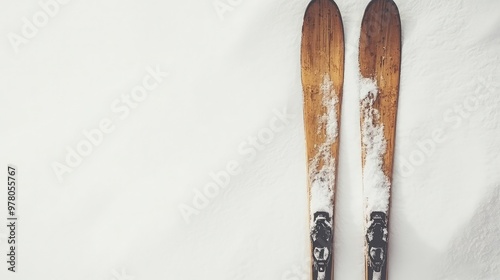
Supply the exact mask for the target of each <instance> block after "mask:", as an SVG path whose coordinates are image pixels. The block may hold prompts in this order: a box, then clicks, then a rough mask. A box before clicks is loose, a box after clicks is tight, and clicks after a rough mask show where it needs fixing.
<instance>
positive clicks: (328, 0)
mask: <svg viewBox="0 0 500 280" xmlns="http://www.w3.org/2000/svg"><path fill="white" fill-rule="evenodd" d="M314 6H321V7H325V6H326V7H328V6H330V7H331V8H333V9H335V10H336V11H337V12H338V13H339V14H340V9H339V7H338V5H337V3H335V1H333V0H311V1H310V2H309V4H308V5H307V8H306V14H307V12H308V11H309V10H310V9H311V7H314Z"/></svg>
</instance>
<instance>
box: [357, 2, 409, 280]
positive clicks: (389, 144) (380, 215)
mask: <svg viewBox="0 0 500 280" xmlns="http://www.w3.org/2000/svg"><path fill="white" fill-rule="evenodd" d="M359 65H360V71H361V76H362V77H361V92H360V94H361V96H360V103H361V104H360V105H361V138H362V141H361V142H362V145H361V146H362V157H363V158H362V166H363V195H364V201H365V219H366V223H365V235H366V243H365V262H366V268H365V275H366V279H368V280H386V279H388V278H387V277H388V276H387V260H388V259H387V257H388V251H387V249H388V237H389V232H388V220H389V208H390V193H391V185H392V169H393V158H394V145H395V133H396V114H397V104H398V93H399V78H400V68H401V21H400V18H399V11H398V8H397V6H396V4H395V3H394V1H392V0H372V1H371V2H370V3H369V4H368V7H367V8H366V10H365V14H364V17H363V21H362V23H361V34H360V41H359Z"/></svg>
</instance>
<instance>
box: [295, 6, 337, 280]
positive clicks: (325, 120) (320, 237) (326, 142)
mask: <svg viewBox="0 0 500 280" xmlns="http://www.w3.org/2000/svg"><path fill="white" fill-rule="evenodd" d="M301 66H302V86H303V92H304V126H305V135H306V146H307V162H308V167H307V170H308V194H309V226H310V237H311V255H310V256H311V266H312V279H313V280H332V279H333V220H334V197H335V196H334V194H335V184H336V183H335V182H336V170H337V162H338V153H339V127H340V108H341V102H342V88H343V82H344V30H343V25H342V18H341V15H340V12H339V9H338V7H337V5H336V4H335V2H333V1H332V0H312V1H311V3H309V5H308V7H307V10H306V12H305V16H304V24H303V27H302V46H301Z"/></svg>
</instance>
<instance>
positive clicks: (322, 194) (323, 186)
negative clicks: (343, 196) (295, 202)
mask: <svg viewBox="0 0 500 280" xmlns="http://www.w3.org/2000/svg"><path fill="white" fill-rule="evenodd" d="M320 94H321V95H322V97H323V99H322V103H323V107H324V108H325V111H326V112H325V114H324V115H323V116H321V117H320V126H319V127H318V133H321V130H322V129H325V130H326V139H325V142H324V143H322V144H321V145H320V147H319V148H318V152H317V153H316V155H315V156H314V158H313V159H312V160H311V161H310V162H309V180H310V185H311V189H310V196H311V197H310V210H311V211H310V213H311V225H314V222H313V219H314V217H313V215H314V213H317V212H327V213H328V214H330V217H332V216H333V196H334V185H335V158H334V157H332V152H331V148H332V145H333V144H334V143H335V142H336V141H337V137H338V120H337V109H336V108H337V103H338V102H339V100H338V98H337V95H336V94H335V90H334V89H333V82H332V81H331V79H330V75H328V74H325V75H324V76H323V82H322V83H321V85H320ZM320 166H321V167H320Z"/></svg>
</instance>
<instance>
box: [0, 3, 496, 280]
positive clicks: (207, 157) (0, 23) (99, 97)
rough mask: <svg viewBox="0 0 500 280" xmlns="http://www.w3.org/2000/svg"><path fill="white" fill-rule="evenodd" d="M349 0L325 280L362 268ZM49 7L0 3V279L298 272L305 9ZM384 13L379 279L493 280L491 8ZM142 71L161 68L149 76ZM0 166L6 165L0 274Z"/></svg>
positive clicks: (353, 24)
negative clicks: (397, 40)
mask: <svg viewBox="0 0 500 280" xmlns="http://www.w3.org/2000/svg"><path fill="white" fill-rule="evenodd" d="M48 2H51V1H49V0H41V2H40V3H48ZM368 2H369V1H354V0H338V1H337V3H338V6H339V7H340V10H341V13H342V16H343V20H344V28H345V41H346V64H345V67H346V69H345V88H344V94H343V101H342V102H343V103H342V125H341V128H340V143H341V148H340V155H339V172H338V187H337V190H336V196H337V197H336V213H335V247H334V257H335V279H336V280H343V279H346V280H355V279H363V278H364V271H363V269H364V260H363V238H364V237H363V224H362V223H363V217H364V216H363V202H362V184H361V183H362V181H361V178H362V176H361V151H360V145H361V144H360V141H361V140H360V132H359V126H360V124H359V86H360V85H359V80H358V59H357V56H358V40H359V28H360V22H361V18H362V16H363V12H364V9H365V7H366V5H367V4H368ZM51 3H52V4H53V5H52V6H51V7H49V8H46V10H47V9H48V10H47V11H49V12H50V15H48V14H47V13H48V12H47V11H45V10H44V9H43V8H42V7H41V5H40V4H39V0H17V1H9V0H1V1H0V35H1V38H2V39H0V131H1V134H0V170H4V171H2V172H0V182H4V183H0V185H2V186H3V187H1V188H0V255H1V256H0V260H1V264H0V279H2V280H4V279H6V280H11V279H12V280H18V279H21V280H32V279H37V280H111V279H112V280H128V279H134V280H156V279H186V280H195V279H208V280H215V279H218V280H226V279H227V280H247V279H248V280H257V279H258V280H267V279H269V280H271V279H272V280H307V279H309V278H308V271H309V267H308V262H307V261H308V242H309V239H308V238H309V237H308V231H309V229H308V225H307V223H308V218H307V217H308V216H307V190H306V175H307V173H306V164H307V163H306V158H305V142H304V131H303V120H302V87H301V82H300V61H299V57H300V56H299V51H300V39H301V27H302V18H303V15H304V11H305V8H306V6H307V4H308V1H306V0H300V1H298V0H297V1H290V0H286V1H285V0H276V1H264V0H254V1H248V0H216V1H214V0H204V1H153V0H143V1H132V0H120V1H118V0H99V1H97V0H85V1H82V0H65V1H63V0H59V2H51ZM54 3H56V4H55V5H54ZM397 4H398V6H399V10H400V13H401V19H402V25H403V61H402V79H401V92H400V99H399V101H400V102H399V113H398V126H397V139H396V154H395V160H396V164H395V170H394V180H393V184H392V206H391V215H390V248H389V278H390V279H393V280H400V279H401V280H402V279H405V280H408V279H448V280H455V279H456V280H462V279H464V280H469V279H477V280H493V279H500V246H499V245H500V203H499V199H500V172H499V169H500V80H499V75H500V70H499V64H500V57H499V54H500V2H498V1H493V0H454V1H436V0H421V1H402V0H401V1H397ZM42 6H43V5H42ZM215 7H218V9H219V10H217V9H216V8H215ZM24 18H26V19H24ZM34 22H35V23H34ZM30 24H33V26H31V27H26V26H28V25H30ZM35 24H36V25H35ZM23 29H24V34H23ZM16 36H17V37H16ZM13 38H15V40H14V39H13ZM12 40H14V41H13V42H17V43H14V44H12V43H11V41H12ZM16 49H17V52H16ZM148 69H149V70H148ZM148 71H149V72H148ZM152 71H153V72H154V71H157V72H158V71H159V72H168V73H169V75H168V77H164V75H163V74H159V75H160V76H158V74H157V75H156V78H157V80H158V81H161V83H159V84H158V85H157V87H153V86H152V84H153V83H155V81H156V80H154V79H149V78H147V77H148V76H150V75H151V74H150V72H152ZM162 75H163V76H162ZM144 81H146V85H147V86H148V87H149V88H150V89H151V90H146V91H145V93H144V92H141V90H142V89H141V87H140V86H141V85H142V84H143V82H144ZM132 90H134V92H133V93H131V91H132ZM122 98H124V99H123V100H122ZM127 98H129V99H130V98H132V99H130V101H125V100H126V99H127ZM125 102H129V103H125ZM125 104H129V105H125ZM127 108H128V109H127ZM285 108H286V109H285ZM126 111H128V113H126ZM285 111H286V113H285ZM101 122H103V124H102V125H103V126H104V128H105V129H107V130H106V131H108V133H104V134H103V135H104V136H103V139H99V137H97V138H96V139H97V140H99V141H97V140H95V141H94V142H95V143H96V144H95V145H94V144H91V145H90V146H89V145H88V144H86V143H90V142H89V141H88V140H86V139H87V138H86V136H84V133H83V131H94V132H95V129H98V128H99V126H100V123H101ZM96 135H97V134H96ZM78 147H80V149H83V150H82V151H84V153H85V154H86V155H85V156H83V157H82V158H81V160H78V159H76V158H73V161H72V162H71V164H72V165H73V166H72V167H70V166H67V167H66V168H67V169H65V170H66V171H69V170H70V169H71V173H69V172H68V173H64V174H62V181H60V180H59V179H58V176H57V175H56V173H55V172H54V169H53V166H54V164H55V162H57V163H60V164H61V165H62V164H64V165H67V163H66V159H65V157H66V156H67V155H68V153H69V152H68V151H69V150H75V149H77V148H78ZM68 149H69V150H68ZM73 157H74V155H73ZM8 164H14V165H15V166H16V167H17V168H18V184H19V185H18V197H17V198H18V201H17V202H18V216H19V220H18V223H19V224H18V233H17V237H18V251H17V257H18V259H17V260H18V263H17V266H16V269H17V272H16V273H12V272H10V271H7V263H6V259H7V256H6V254H7V251H6V250H7V237H8V236H7V235H8V232H7V227H6V226H5V225H6V224H7V220H6V217H7V211H6V208H7V188H6V182H7V165H8ZM212 172H214V173H215V175H213V174H212V176H211V173H212ZM221 172H224V173H221ZM221 174H222V175H221ZM225 174H227V175H225ZM213 177H216V178H219V179H221V180H222V179H224V180H222V181H221V180H219V182H215V180H214V179H213ZM217 183H218V184H219V185H220V187H218V186H217V185H216V184H217ZM206 192H208V195H209V196H210V197H207V193H206ZM193 200H194V202H195V203H194V204H193ZM180 209H184V211H188V210H186V209H189V211H191V212H189V213H190V214H185V215H184V216H183V215H182V214H181V210H180ZM184 213H187V212H184Z"/></svg>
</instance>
